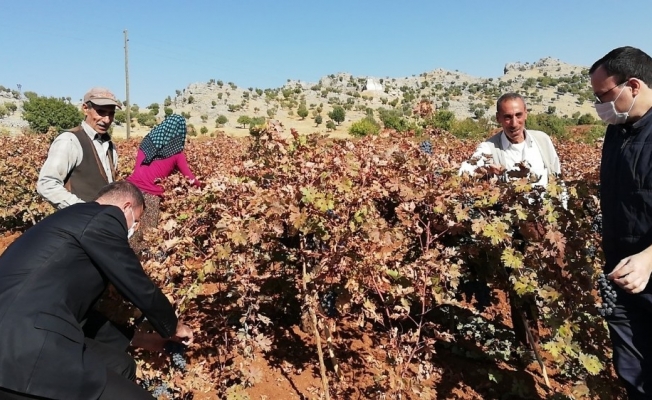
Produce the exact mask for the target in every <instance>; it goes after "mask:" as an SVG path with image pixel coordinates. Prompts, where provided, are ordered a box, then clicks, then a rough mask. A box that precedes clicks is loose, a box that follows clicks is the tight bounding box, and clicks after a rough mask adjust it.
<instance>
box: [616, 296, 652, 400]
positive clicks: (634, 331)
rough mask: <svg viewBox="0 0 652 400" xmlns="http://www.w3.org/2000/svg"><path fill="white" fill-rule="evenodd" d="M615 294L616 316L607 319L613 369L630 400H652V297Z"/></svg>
mask: <svg viewBox="0 0 652 400" xmlns="http://www.w3.org/2000/svg"><path fill="white" fill-rule="evenodd" d="M616 290H617V293H618V296H617V300H616V307H615V308H614V314H613V315H611V316H609V317H607V324H608V325H609V335H610V337H611V343H612V345H613V357H614V358H613V363H614V368H615V369H616V374H618V377H619V378H620V379H621V380H622V382H623V383H624V384H625V388H626V389H627V395H628V397H629V400H652V340H651V339H650V334H651V333H652V294H649V293H642V294H636V295H630V294H626V293H624V292H623V291H622V290H619V289H616Z"/></svg>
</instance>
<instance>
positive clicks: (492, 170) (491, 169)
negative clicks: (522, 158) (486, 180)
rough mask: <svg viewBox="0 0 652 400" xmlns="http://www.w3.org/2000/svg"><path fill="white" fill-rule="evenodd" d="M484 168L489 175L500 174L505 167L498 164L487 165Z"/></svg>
mask: <svg viewBox="0 0 652 400" xmlns="http://www.w3.org/2000/svg"><path fill="white" fill-rule="evenodd" d="M486 168H487V173H488V174H489V175H502V174H503V172H505V168H503V167H502V166H501V165H498V164H491V165H487V167H486Z"/></svg>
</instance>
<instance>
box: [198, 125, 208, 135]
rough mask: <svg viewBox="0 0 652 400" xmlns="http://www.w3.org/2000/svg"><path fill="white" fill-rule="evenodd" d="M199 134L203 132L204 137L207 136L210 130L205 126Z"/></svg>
mask: <svg viewBox="0 0 652 400" xmlns="http://www.w3.org/2000/svg"><path fill="white" fill-rule="evenodd" d="M199 132H201V134H202V135H205V134H207V133H208V128H207V127H205V126H202V127H201V129H200V130H199Z"/></svg>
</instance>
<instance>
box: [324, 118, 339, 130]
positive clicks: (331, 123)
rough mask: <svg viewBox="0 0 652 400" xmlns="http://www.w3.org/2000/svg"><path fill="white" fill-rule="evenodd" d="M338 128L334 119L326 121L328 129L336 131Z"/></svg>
mask: <svg viewBox="0 0 652 400" xmlns="http://www.w3.org/2000/svg"><path fill="white" fill-rule="evenodd" d="M336 128H337V127H336V126H335V122H333V121H332V120H330V119H329V120H328V121H326V129H327V130H328V131H334V130H335V129H336Z"/></svg>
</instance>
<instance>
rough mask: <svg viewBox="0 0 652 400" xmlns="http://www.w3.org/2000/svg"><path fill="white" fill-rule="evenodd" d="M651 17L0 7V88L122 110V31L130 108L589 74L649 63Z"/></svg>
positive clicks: (482, 8)
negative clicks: (568, 70)
mask: <svg viewBox="0 0 652 400" xmlns="http://www.w3.org/2000/svg"><path fill="white" fill-rule="evenodd" d="M651 11H652V1H647V0H634V1H617V0H572V1H571V0H567V1H561V0H548V1H531V0H520V1H512V0H504V1H487V0H457V1H449V2H444V1H435V0H431V1H411V0H403V1H398V0H395V1H385V0H377V1H355V0H349V1H343V0H330V1H321V2H311V1H286V0H276V1H271V0H270V1H262V0H261V1H250V0H231V1H225V0H213V1H208V0H186V1H167V0H158V1H154V0H132V1H126V0H113V1H102V2H100V1H96V0H84V1H80V0H39V1H36V0H0V38H2V39H1V40H0V44H1V45H0V54H1V56H0V85H4V86H6V87H10V88H12V89H16V84H18V83H20V84H21V85H22V89H23V91H27V90H30V91H35V92H37V93H39V94H42V95H47V96H57V97H67V96H70V97H72V99H73V100H78V99H80V98H81V97H82V96H83V94H84V93H85V92H86V90H88V89H89V88H90V87H92V86H106V87H108V88H110V89H112V90H113V91H114V92H115V94H116V95H117V96H118V97H119V98H120V99H124V97H125V83H124V73H125V71H124V48H123V44H124V43H123V30H125V29H127V30H128V32H129V39H130V40H129V78H130V100H131V103H132V104H133V103H137V104H139V105H140V106H147V105H149V104H150V103H153V102H162V101H163V99H164V98H165V97H166V96H168V95H171V96H174V94H175V90H176V89H183V88H185V87H186V86H188V85H189V84H191V83H194V82H206V81H208V80H209V79H211V78H215V79H221V80H223V81H224V82H234V83H235V84H237V85H238V86H240V87H259V88H274V87H280V86H282V85H283V84H284V83H285V82H286V80H287V79H288V78H291V79H300V80H302V81H308V82H317V81H318V80H319V78H320V77H322V76H324V75H328V74H331V73H337V72H349V73H352V74H353V75H355V76H367V75H368V76H376V77H386V76H389V77H402V76H410V75H412V74H419V73H421V72H426V71H431V70H433V69H436V68H444V69H448V70H460V71H462V72H466V73H469V74H471V75H475V76H482V77H498V76H500V75H502V73H503V67H504V65H505V63H507V62H513V61H521V62H526V61H529V62H534V61H537V60H538V59H540V58H542V57H547V56H551V57H555V58H559V59H561V60H563V61H565V62H568V63H570V64H576V65H585V66H589V65H590V64H592V63H593V62H594V61H595V60H596V59H598V58H599V57H601V56H602V55H604V54H606V53H607V52H608V51H609V50H611V49H612V48H614V47H618V46H623V45H632V46H636V47H639V48H641V49H643V50H644V51H646V52H648V53H650V54H652V35H649V34H647V33H646V32H648V33H649V24H650V23H651V22H652V21H650V17H649V16H650V15H652V13H651Z"/></svg>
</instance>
